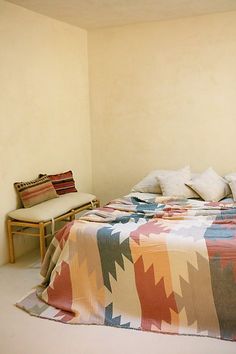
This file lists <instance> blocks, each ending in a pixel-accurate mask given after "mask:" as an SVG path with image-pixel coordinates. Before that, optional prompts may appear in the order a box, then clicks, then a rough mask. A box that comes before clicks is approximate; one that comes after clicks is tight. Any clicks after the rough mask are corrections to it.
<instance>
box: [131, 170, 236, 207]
mask: <svg viewBox="0 0 236 354" xmlns="http://www.w3.org/2000/svg"><path fill="white" fill-rule="evenodd" d="M229 187H230V188H229ZM230 189H231V190H232V193H233V197H234V200H235V201H236V173H232V174H229V175H227V176H225V177H224V178H223V177H221V176H220V175H218V174H217V173H216V172H215V171H214V169H213V168H212V167H209V168H208V169H207V170H206V171H204V172H203V173H201V174H196V173H191V171H190V167H189V166H186V167H184V168H182V169H181V170H177V171H173V170H155V171H152V172H151V173H149V174H148V175H147V176H146V177H145V178H144V179H142V180H141V181H140V182H139V183H137V184H136V185H135V186H134V187H133V189H132V191H133V192H142V193H156V194H163V195H164V196H175V197H184V198H202V199H203V200H205V201H209V202H218V201H220V200H221V199H223V198H225V197H227V196H229V195H230V194H231V192H230Z"/></svg>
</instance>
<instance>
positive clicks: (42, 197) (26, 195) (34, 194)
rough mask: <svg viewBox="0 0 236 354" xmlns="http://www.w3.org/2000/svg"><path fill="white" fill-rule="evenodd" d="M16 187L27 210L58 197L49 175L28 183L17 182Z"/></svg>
mask: <svg viewBox="0 0 236 354" xmlns="http://www.w3.org/2000/svg"><path fill="white" fill-rule="evenodd" d="M14 186H15V188H16V191H17V193H18V195H19V197H20V200H21V202H22V204H23V206H24V207H25V208H30V207H32V206H33V205H36V204H39V203H42V202H45V201H46V200H49V199H53V198H57V197H58V195H57V193H56V191H55V189H54V187H53V185H52V182H51V180H50V179H49V178H48V176H47V175H43V176H41V177H38V178H36V179H34V180H31V181H28V182H16V183H14Z"/></svg>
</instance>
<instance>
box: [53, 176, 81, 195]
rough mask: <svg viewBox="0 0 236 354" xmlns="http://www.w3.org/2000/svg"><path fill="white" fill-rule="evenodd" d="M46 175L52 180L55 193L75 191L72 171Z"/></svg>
mask: <svg viewBox="0 0 236 354" xmlns="http://www.w3.org/2000/svg"><path fill="white" fill-rule="evenodd" d="M48 177H49V178H50V180H51V181H52V184H53V186H54V188H55V190H56V192H57V194H59V195H61V194H66V193H72V192H77V189H76V188H75V181H74V178H73V173H72V171H67V172H63V173H59V174H57V175H48Z"/></svg>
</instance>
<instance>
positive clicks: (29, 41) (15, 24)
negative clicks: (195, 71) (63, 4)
mask: <svg viewBox="0 0 236 354" xmlns="http://www.w3.org/2000/svg"><path fill="white" fill-rule="evenodd" d="M0 121H1V128H0V166H1V167H0V181H1V189H0V196H1V197H0V264H2V263H4V262H5V261H7V259H8V251H7V239H6V234H5V227H4V222H5V216H6V213H7V212H8V211H10V210H12V209H14V208H15V207H16V198H15V192H14V189H13V182H15V181H21V180H23V181H24V180H28V179H31V178H35V177H37V175H38V173H41V172H43V173H44V172H46V173H57V172H61V171H65V170H67V169H72V170H73V172H74V175H75V178H76V182H77V185H78V187H79V189H80V190H83V191H88V192H91V184H92V182H91V148H90V147H91V140H90V121H89V90H88V58H87V32H86V31H84V30H81V29H79V28H76V27H72V26H70V25H67V24H65V23H62V22H59V21H56V20H52V19H50V18H47V17H44V16H41V15H38V14H36V13H33V12H30V11H28V10H25V9H23V8H21V7H18V6H15V5H12V4H10V3H7V2H4V1H0ZM34 246H35V240H33V241H32V239H30V238H29V237H28V238H27V239H25V238H23V237H19V238H16V250H17V255H19V254H22V253H23V252H24V251H26V250H28V249H30V248H32V247H34Z"/></svg>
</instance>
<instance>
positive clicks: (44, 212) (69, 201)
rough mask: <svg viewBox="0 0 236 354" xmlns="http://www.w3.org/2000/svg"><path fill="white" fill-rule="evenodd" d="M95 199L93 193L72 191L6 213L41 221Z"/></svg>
mask: <svg viewBox="0 0 236 354" xmlns="http://www.w3.org/2000/svg"><path fill="white" fill-rule="evenodd" d="M94 200H96V197H95V195H92V194H88V193H80V192H74V193H69V194H64V195H60V196H59V198H55V199H50V200H47V201H45V202H43V203H40V204H37V205H34V206H32V207H31V208H21V209H16V210H13V211H11V212H10V213H8V216H9V217H10V218H12V219H16V220H20V221H28V222H41V221H48V220H51V219H54V218H56V217H58V216H60V215H63V214H65V213H66V212H68V211H70V210H71V209H76V208H79V207H81V206H83V205H84V204H87V203H90V202H91V201H94Z"/></svg>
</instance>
